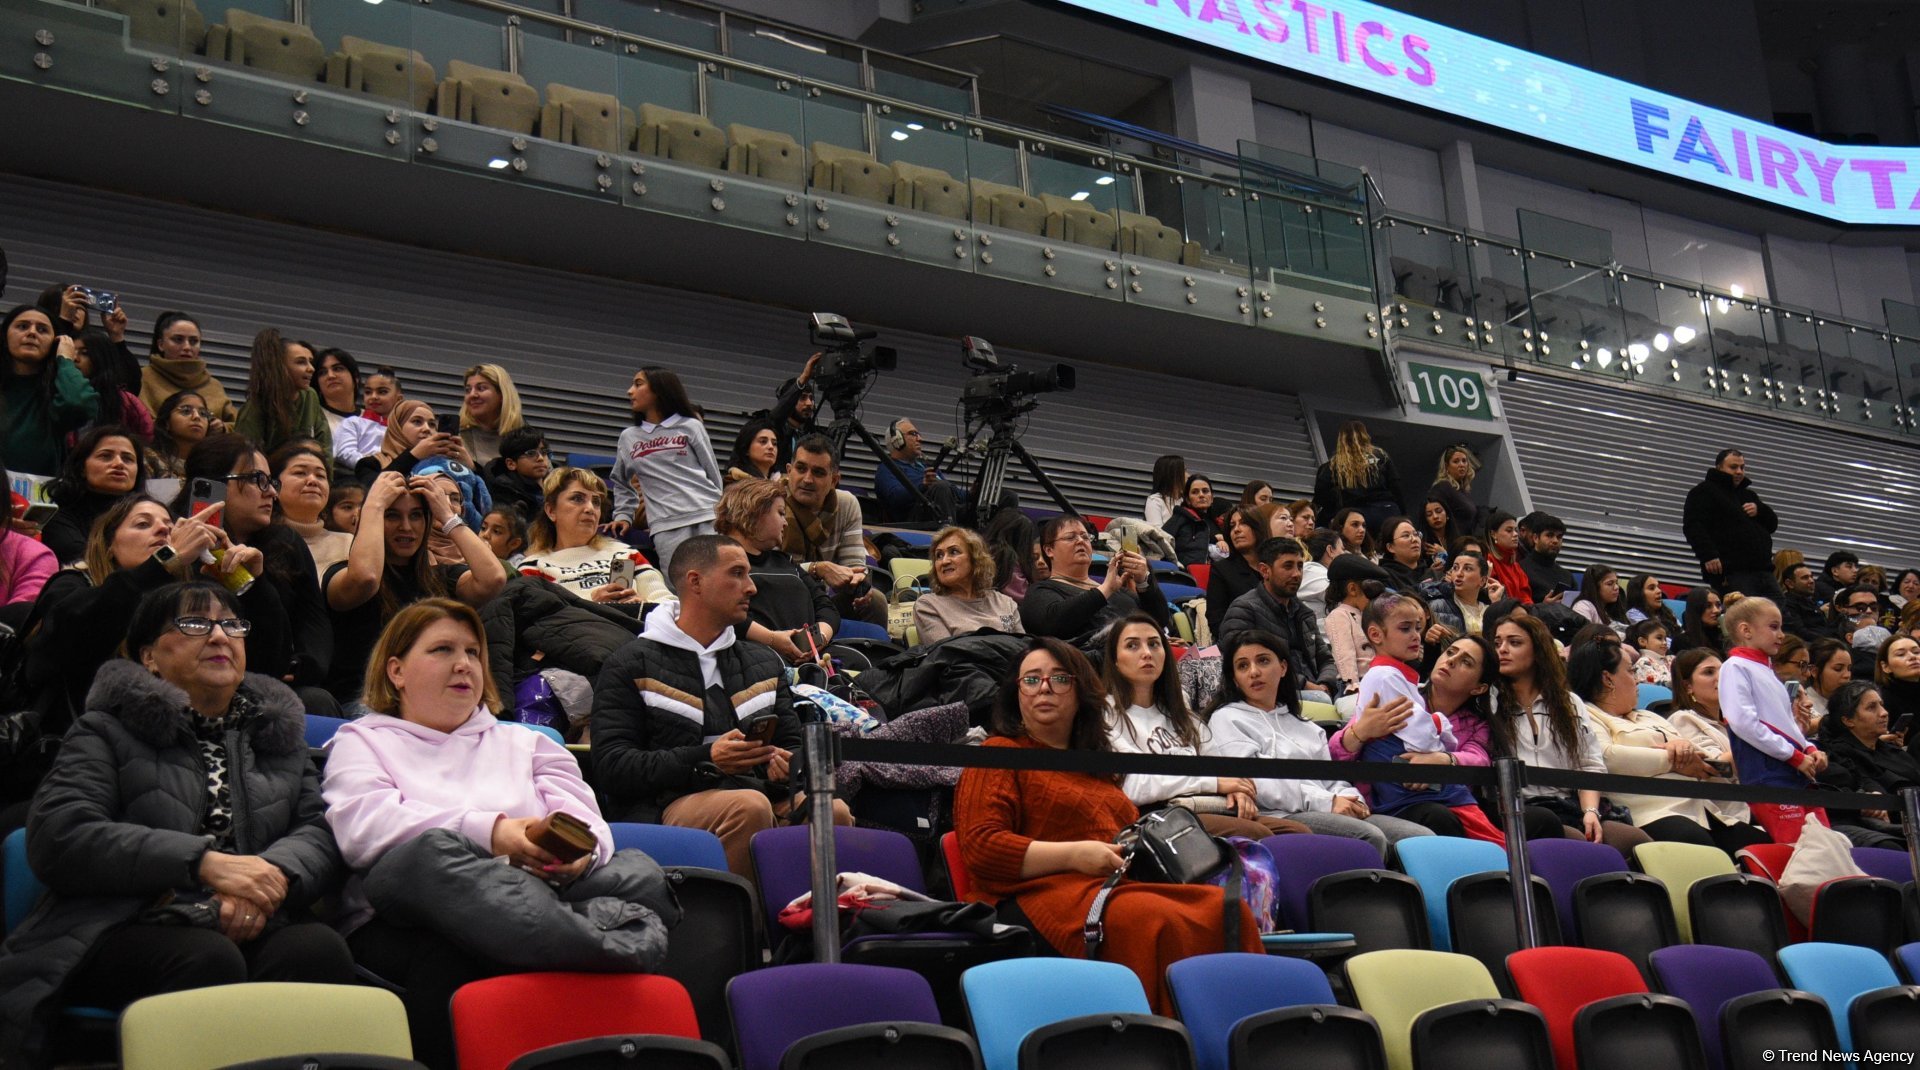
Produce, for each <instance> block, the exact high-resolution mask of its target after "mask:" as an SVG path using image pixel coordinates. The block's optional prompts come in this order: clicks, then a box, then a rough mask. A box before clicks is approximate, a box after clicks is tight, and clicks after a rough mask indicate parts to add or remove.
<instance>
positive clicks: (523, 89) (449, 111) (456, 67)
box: [436, 59, 540, 134]
mask: <svg viewBox="0 0 1920 1070" xmlns="http://www.w3.org/2000/svg"><path fill="white" fill-rule="evenodd" d="M436 107H437V108H438V110H439V112H440V114H441V115H445V116H447V117H448V118H451V119H458V120H460V121H461V122H463V123H478V124H479V125H481V126H491V127H493V128H495V129H497V130H506V131H509V132H511V133H515V134H531V133H533V124H534V123H535V122H537V121H538V120H539V118H540V93H539V91H538V90H536V89H534V88H533V87H532V86H530V85H528V84H527V80H526V79H525V78H522V77H520V76H519V75H517V74H512V73H509V72H507V71H498V70H494V69H493V68H491V67H480V66H476V65H474V64H472V63H468V62H466V61H465V60H458V59H455V60H448V61H447V77H446V80H444V81H442V82H441V83H440V97H439V100H438V101H437V102H436Z"/></svg>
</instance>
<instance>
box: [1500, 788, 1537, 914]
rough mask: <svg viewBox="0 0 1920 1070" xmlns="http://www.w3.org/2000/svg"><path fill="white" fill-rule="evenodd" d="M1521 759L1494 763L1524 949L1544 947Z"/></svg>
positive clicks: (1510, 874) (1509, 878)
mask: <svg viewBox="0 0 1920 1070" xmlns="http://www.w3.org/2000/svg"><path fill="white" fill-rule="evenodd" d="M1524 768H1525V767H1524V766H1522V765H1521V763H1520V762H1519V761H1518V760H1517V759H1513V758H1501V759H1499V760H1498V761H1496V762H1494V763H1493V772H1494V776H1495V777H1496V778H1497V779H1498V782H1499V787H1500V813H1501V814H1502V815H1504V816H1505V818H1506V826H1507V881H1508V882H1509V883H1510V884H1512V885H1513V930H1514V935H1515V936H1516V937H1518V938H1519V941H1520V949H1521V950H1523V951H1524V950H1527V949H1528V948H1535V947H1539V946H1540V931H1539V925H1538V924H1537V922H1536V920H1535V918H1534V916H1533V873H1532V870H1531V867H1529V866H1528V865H1527V804H1526V799H1525V797H1524V796H1522V795H1521V793H1520V784H1521V780H1522V776H1521V774H1522V771H1523V769H1524Z"/></svg>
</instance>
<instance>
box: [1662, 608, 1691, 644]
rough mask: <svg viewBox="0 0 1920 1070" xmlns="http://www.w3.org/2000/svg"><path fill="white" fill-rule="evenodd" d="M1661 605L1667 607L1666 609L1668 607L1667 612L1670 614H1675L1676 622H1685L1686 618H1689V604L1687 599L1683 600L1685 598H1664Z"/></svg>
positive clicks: (1675, 637)
mask: <svg viewBox="0 0 1920 1070" xmlns="http://www.w3.org/2000/svg"><path fill="white" fill-rule="evenodd" d="M1660 604H1661V605H1664V606H1666V607H1667V612H1669V613H1671V614H1673V619H1674V620H1678V621H1684V620H1685V619H1686V616H1687V602H1686V600H1685V599H1683V598H1662V599H1661V600H1660ZM1669 638H1674V639H1677V638H1679V637H1678V636H1670V637H1669Z"/></svg>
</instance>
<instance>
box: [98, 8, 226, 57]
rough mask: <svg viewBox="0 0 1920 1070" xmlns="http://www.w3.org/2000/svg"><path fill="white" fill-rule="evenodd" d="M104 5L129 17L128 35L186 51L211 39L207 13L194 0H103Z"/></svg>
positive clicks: (183, 52) (193, 49)
mask: <svg viewBox="0 0 1920 1070" xmlns="http://www.w3.org/2000/svg"><path fill="white" fill-rule="evenodd" d="M100 6H101V7H104V8H106V9H107V10H108V11H112V12H116V13H118V14H121V15H125V16H126V17H127V35H128V36H129V37H132V38H133V39H134V40H136V41H144V42H146V43H147V44H150V45H159V46H160V47H161V48H164V49H166V50H167V51H169V52H171V51H173V50H174V49H175V48H178V49H179V50H180V52H181V54H182V55H184V54H186V53H188V52H198V51H200V49H201V46H203V45H205V44H206V43H207V17H206V16H205V15H202V14H201V13H200V9H199V8H197V7H195V6H193V0H101V2H100Z"/></svg>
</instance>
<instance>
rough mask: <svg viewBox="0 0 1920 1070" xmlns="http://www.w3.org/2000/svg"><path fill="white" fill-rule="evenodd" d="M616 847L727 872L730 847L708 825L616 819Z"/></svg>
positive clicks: (666, 861)
mask: <svg viewBox="0 0 1920 1070" xmlns="http://www.w3.org/2000/svg"><path fill="white" fill-rule="evenodd" d="M608 827H609V828H611V829H612V830H613V849H614V850H616V851H618V850H621V849H623V848H627V847H634V848H638V849H639V850H641V851H643V852H645V853H646V856H647V857H648V858H651V859H653V860H654V861H655V862H658V863H659V864H660V865H662V866H695V867H698V868H700V869H717V870H720V871H721V872H725V871H726V868H727V851H726V848H725V847H722V846H721V845H720V837H718V836H715V835H714V834H713V833H711V832H708V831H707V830H706V829H690V828H681V827H679V826H678V825H651V824H643V823H641V822H638V821H615V822H612V823H611V824H609V825H608Z"/></svg>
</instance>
